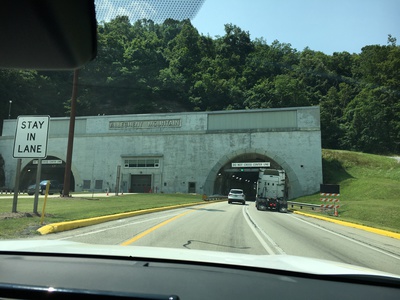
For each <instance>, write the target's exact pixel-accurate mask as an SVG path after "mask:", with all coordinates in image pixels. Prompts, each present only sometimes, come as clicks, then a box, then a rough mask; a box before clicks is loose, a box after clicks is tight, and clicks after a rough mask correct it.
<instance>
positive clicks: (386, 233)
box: [293, 211, 400, 240]
mask: <svg viewBox="0 0 400 300" xmlns="http://www.w3.org/2000/svg"><path fill="white" fill-rule="evenodd" d="M293 213H295V214H298V215H304V216H307V217H312V218H315V219H320V220H324V221H328V222H332V223H336V224H340V225H343V226H347V227H353V228H358V229H361V230H365V231H369V232H373V233H376V234H380V235H384V236H388V237H391V238H395V239H398V240H400V233H396V232H392V231H388V230H383V229H378V228H373V227H369V226H364V225H359V224H355V223H351V222H346V221H341V220H335V219H331V218H326V217H322V216H317V215H312V214H307V213H303V212H299V211H293Z"/></svg>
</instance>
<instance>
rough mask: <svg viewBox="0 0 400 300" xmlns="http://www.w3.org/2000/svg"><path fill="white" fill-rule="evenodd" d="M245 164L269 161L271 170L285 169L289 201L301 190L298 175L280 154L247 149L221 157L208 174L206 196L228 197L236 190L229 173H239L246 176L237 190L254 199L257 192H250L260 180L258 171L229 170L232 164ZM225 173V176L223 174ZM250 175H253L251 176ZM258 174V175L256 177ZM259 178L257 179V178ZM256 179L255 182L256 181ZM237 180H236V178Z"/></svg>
mask: <svg viewBox="0 0 400 300" xmlns="http://www.w3.org/2000/svg"><path fill="white" fill-rule="evenodd" d="M239 161H241V162H243V161H247V162H249V161H254V162H257V161H268V162H270V163H271V168H277V169H283V170H285V172H286V176H287V179H288V182H289V185H288V190H289V191H288V192H289V199H290V198H292V197H293V195H296V194H297V192H298V191H299V190H300V188H301V187H300V184H299V180H298V178H297V175H296V173H295V172H294V171H293V169H292V168H291V167H290V165H289V164H287V163H286V161H285V160H284V159H283V158H282V157H280V156H279V155H278V154H276V153H273V152H271V151H268V150H265V149H256V148H247V149H241V150H236V151H232V152H229V153H226V154H225V155H223V156H221V158H220V159H219V161H218V162H217V163H216V164H215V165H214V166H213V167H212V168H211V170H210V172H209V173H208V176H207V178H206V181H205V184H204V192H205V194H208V195H211V194H222V195H226V194H227V192H228V191H229V189H230V188H235V187H236V186H233V185H234V184H233V181H232V179H231V180H228V175H227V174H228V173H232V175H237V173H238V172H240V173H242V174H243V175H244V174H245V173H248V174H246V175H245V176H243V177H242V183H239V184H235V185H237V186H240V187H237V188H243V189H244V190H246V191H247V194H249V195H250V198H252V197H253V196H254V195H255V190H254V192H250V189H251V188H254V186H252V185H254V182H255V181H256V180H257V178H258V176H257V175H258V173H257V172H256V171H249V170H247V172H246V171H243V172H242V171H240V170H236V171H235V170H227V169H229V166H230V165H231V163H232V162H239ZM221 171H225V174H223V172H221ZM250 173H253V174H252V175H250ZM256 174H257V175H256ZM256 177H257V178H256ZM254 178H255V180H254ZM235 179H236V178H235ZM243 180H250V182H247V183H244V182H243ZM239 181H240V180H239Z"/></svg>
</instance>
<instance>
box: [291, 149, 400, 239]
mask: <svg viewBox="0 0 400 300" xmlns="http://www.w3.org/2000/svg"><path fill="white" fill-rule="evenodd" d="M322 162H323V173H324V183H331V184H339V185H340V197H339V198H340V206H341V207H340V208H339V217H338V219H341V220H344V221H350V222H354V223H358V224H362V225H366V226H372V227H375V228H380V229H385V230H391V231H394V232H400V163H398V162H397V161H396V160H394V159H393V158H388V157H385V156H379V155H372V154H365V153H358V152H350V151H339V150H323V152H322ZM293 201H296V202H303V203H314V204H321V203H322V202H321V201H320V195H319V194H315V195H310V196H306V197H301V198H297V199H295V200H293ZM312 213H316V214H318V213H317V212H312Z"/></svg>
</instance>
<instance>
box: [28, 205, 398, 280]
mask: <svg viewBox="0 0 400 300" xmlns="http://www.w3.org/2000/svg"><path fill="white" fill-rule="evenodd" d="M35 238H36V239H59V240H71V241H76V242H84V243H92V244H111V245H123V246H154V247H172V248H186V249H199V250H212V251H225V252H237V253H249V254H289V255H300V256H306V257H313V258H320V259H327V260H332V261H338V262H344V263H349V264H353V265H358V266H362V267H368V268H372V269H376V270H381V271H385V272H390V273H394V274H398V275H400V268H399V266H400V240H398V239H394V238H391V237H385V236H381V235H378V234H375V233H371V232H367V231H363V230H360V229H356V228H350V227H345V226H342V225H338V224H334V223H331V222H326V221H322V220H318V219H314V218H309V217H306V216H301V215H297V214H293V213H287V214H283V213H276V212H262V211H257V210H256V209H255V207H254V202H247V204H246V205H244V206H243V205H239V204H237V205H236V204H230V205H229V204H227V203H226V202H218V203H211V204H205V205H200V206H194V207H187V208H180V209H175V210H170V211H164V212H158V213H152V214H148V215H141V216H137V217H132V218H127V219H121V220H117V221H111V222H107V223H103V224H99V225H95V226H90V227H84V228H79V229H75V230H71V231H65V232H60V233H56V234H50V235H45V236H39V237H35Z"/></svg>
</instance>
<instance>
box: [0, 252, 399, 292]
mask: <svg viewBox="0 0 400 300" xmlns="http://www.w3.org/2000/svg"><path fill="white" fill-rule="evenodd" d="M399 282H400V281H399V280H398V279H394V278H385V277H379V276H377V277H374V276H365V275H360V276H349V275H346V276H338V275H322V276H321V275H312V274H305V273H300V272H290V271H285V270H275V269H266V268H261V267H260V268H258V267H254V266H251V267H246V266H237V265H235V264H230V265H229V264H226V263H224V264H216V263H207V262H201V263H200V262H195V261H185V260H182V261H181V260H166V259H153V258H152V259H149V258H140V257H134V256H131V257H130V256H128V257H121V256H112V255H110V256H105V255H97V254H96V255H86V254H85V255H79V254H62V253H61V254H58V253H57V254H56V253H40V252H34V253H30V252H13V251H2V252H1V253H0V298H1V299H6V298H7V299H67V298H68V299H70V298H71V297H79V298H82V299H105V298H107V299H126V298H128V299H170V300H173V299H262V298H264V299H265V298H267V299H321V298H324V299H337V298H339V297H340V298H341V299H352V300H353V299H354V297H357V298H360V299H378V298H379V299H398V296H399V294H400V288H399V286H400V285H399Z"/></svg>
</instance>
